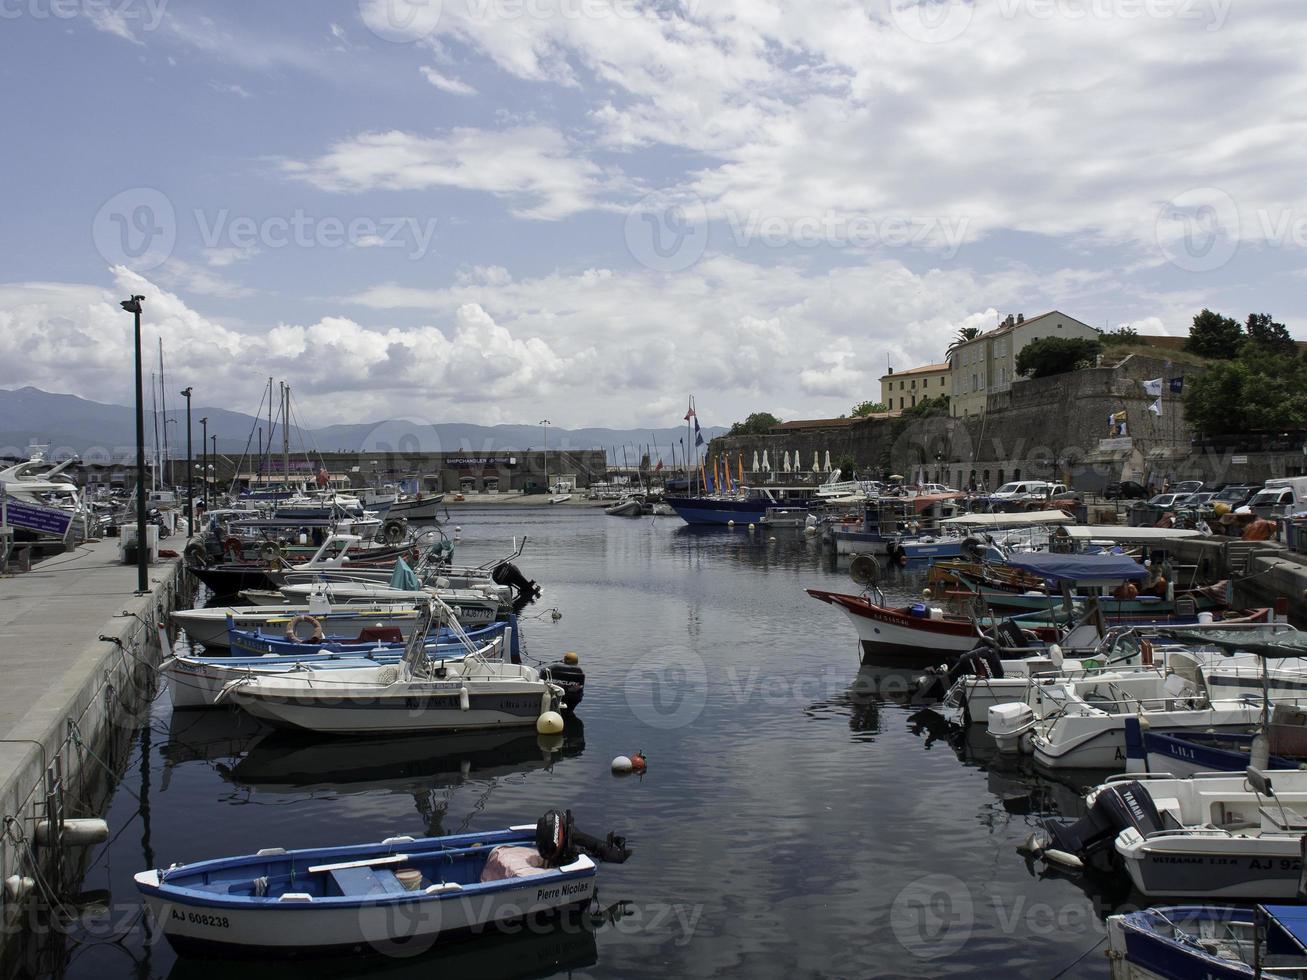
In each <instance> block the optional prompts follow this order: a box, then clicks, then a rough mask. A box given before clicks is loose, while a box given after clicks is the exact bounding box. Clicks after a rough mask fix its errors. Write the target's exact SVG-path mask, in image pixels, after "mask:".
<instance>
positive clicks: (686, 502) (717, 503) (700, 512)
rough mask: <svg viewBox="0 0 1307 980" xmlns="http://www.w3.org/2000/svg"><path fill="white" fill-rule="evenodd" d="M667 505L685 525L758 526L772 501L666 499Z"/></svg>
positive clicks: (762, 499) (707, 498) (705, 498)
mask: <svg viewBox="0 0 1307 980" xmlns="http://www.w3.org/2000/svg"><path fill="white" fill-rule="evenodd" d="M666 503H667V505H668V506H669V507H671V508H672V510H674V511H676V515H677V516H678V517H680V518H681V520H683V521H685V523H687V524H731V523H734V524H758V523H760V522H761V521H762V518H763V515H764V514H766V513H767V508H768V507H771V506H774V504H775V502H774V501H769V500H766V499H765V498H761V497H760V498H757V499H750V500H714V499H712V498H711V497H668V498H667V501H666Z"/></svg>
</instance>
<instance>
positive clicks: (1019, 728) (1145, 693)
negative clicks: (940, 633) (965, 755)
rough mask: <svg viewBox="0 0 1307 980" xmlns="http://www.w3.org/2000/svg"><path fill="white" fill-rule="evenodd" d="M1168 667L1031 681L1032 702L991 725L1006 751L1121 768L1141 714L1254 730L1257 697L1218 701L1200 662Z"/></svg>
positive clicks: (1155, 719) (1004, 707)
mask: <svg viewBox="0 0 1307 980" xmlns="http://www.w3.org/2000/svg"><path fill="white" fill-rule="evenodd" d="M1184 656H1185V655H1183V654H1178V655H1176V656H1173V657H1172V658H1170V659H1169V660H1168V662H1167V672H1163V671H1162V670H1160V669H1157V668H1154V669H1150V670H1133V671H1130V670H1127V671H1111V672H1106V673H1100V674H1095V675H1093V676H1090V677H1086V678H1084V679H1081V680H1068V681H1062V682H1060V683H1056V684H1049V685H1047V686H1031V687H1030V688H1029V693H1028V697H1027V700H1026V701H1021V702H1014V703H1010V704H1000V705H998V706H996V707H993V708H990V709H989V713H988V720H987V728H986V730H987V731H988V733H989V734H990V736H991V737H992V738H994V739H995V741H996V742H997V743H998V745H999V748H1000V750H1001V751H1009V752H1014V751H1021V752H1029V753H1030V754H1032V755H1033V756H1034V758H1035V762H1036V763H1037V764H1039V765H1041V766H1043V767H1045V768H1048V769H1067V768H1071V769H1109V770H1110V769H1119V768H1121V767H1122V766H1123V765H1124V763H1125V761H1126V755H1125V721H1126V719H1127V718H1128V717H1132V716H1137V717H1140V718H1143V719H1146V720H1147V722H1148V724H1149V725H1150V726H1151V727H1153V728H1156V729H1158V730H1177V731H1178V730H1186V729H1197V730H1210V731H1225V732H1247V731H1250V730H1251V729H1252V727H1253V726H1254V725H1256V724H1257V721H1258V718H1259V717H1260V714H1261V708H1260V706H1259V705H1258V704H1257V703H1256V702H1253V701H1251V700H1212V699H1210V698H1209V696H1208V692H1207V689H1206V685H1205V683H1204V681H1203V678H1202V675H1201V671H1200V670H1199V664H1198V661H1197V659H1196V658H1190V663H1189V665H1188V666H1187V667H1182V666H1180V664H1181V658H1183V657H1184Z"/></svg>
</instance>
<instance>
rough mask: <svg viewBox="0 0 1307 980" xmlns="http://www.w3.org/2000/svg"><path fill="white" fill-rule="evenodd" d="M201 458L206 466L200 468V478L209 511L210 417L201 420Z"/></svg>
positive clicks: (206, 507) (205, 503)
mask: <svg viewBox="0 0 1307 980" xmlns="http://www.w3.org/2000/svg"><path fill="white" fill-rule="evenodd" d="M200 458H201V459H202V460H203V461H204V465H203V466H201V467H200V476H202V477H203V478H204V500H203V501H202V503H203V504H204V509H205V510H208V509H209V417H208V416H207V415H206V416H204V418H202V419H200Z"/></svg>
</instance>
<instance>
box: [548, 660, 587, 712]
mask: <svg viewBox="0 0 1307 980" xmlns="http://www.w3.org/2000/svg"><path fill="white" fill-rule="evenodd" d="M540 674H541V676H542V677H543V678H544V679H545V680H547V681H549V682H550V683H551V684H557V685H558V686H559V687H561V688H562V689H563V704H564V705H565V706H566V707H567V709H568V710H569V711H575V710H576V706H577V705H578V704H580V703H581V699H582V698H583V697H585V671H584V670H582V669H581V661H580V658H579V657H577V655H576V654H575V653H565V654H563V659H562V660H559V661H556V662H555V663H552V664H546V665H545V666H544V667H541V668H540Z"/></svg>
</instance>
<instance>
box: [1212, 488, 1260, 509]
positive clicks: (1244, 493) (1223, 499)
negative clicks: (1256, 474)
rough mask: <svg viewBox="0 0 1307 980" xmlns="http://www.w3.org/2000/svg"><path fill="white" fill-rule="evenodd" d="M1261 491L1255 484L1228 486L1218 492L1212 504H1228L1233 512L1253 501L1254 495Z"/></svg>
mask: <svg viewBox="0 0 1307 980" xmlns="http://www.w3.org/2000/svg"><path fill="white" fill-rule="evenodd" d="M1260 489H1261V487H1260V486H1259V485H1257V484H1255V483H1231V484H1227V485H1226V486H1223V487H1221V489H1220V490H1218V491H1216V495H1215V496H1214V497H1212V504H1213V505H1215V504H1227V505H1229V507H1230V509H1231V510H1234V508H1236V507H1242V506H1243V505H1244V504H1246V503H1248V501H1250V500H1252V498H1253V494H1255V493H1257V491H1259V490H1260Z"/></svg>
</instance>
